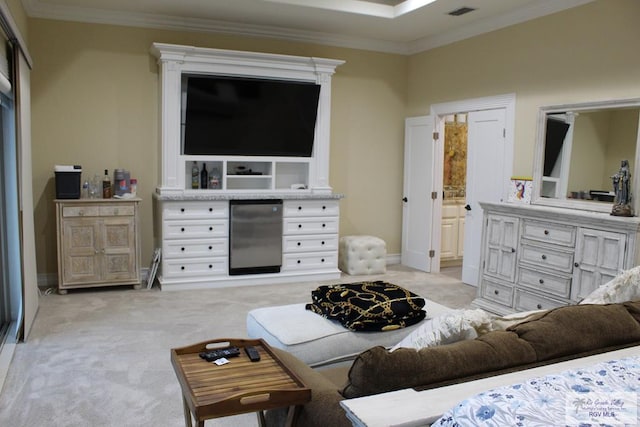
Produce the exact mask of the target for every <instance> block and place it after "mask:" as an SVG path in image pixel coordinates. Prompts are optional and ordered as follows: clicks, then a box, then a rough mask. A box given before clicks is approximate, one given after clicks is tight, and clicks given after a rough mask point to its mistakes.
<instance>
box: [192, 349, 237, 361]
mask: <svg viewBox="0 0 640 427" xmlns="http://www.w3.org/2000/svg"><path fill="white" fill-rule="evenodd" d="M239 355H240V349H238V347H229V348H220V349H216V350H207V351H203V352H201V353H200V357H202V358H203V359H204V360H206V361H207V362H213V361H215V360H218V359H220V358H222V357H225V358H229V357H236V356H239Z"/></svg>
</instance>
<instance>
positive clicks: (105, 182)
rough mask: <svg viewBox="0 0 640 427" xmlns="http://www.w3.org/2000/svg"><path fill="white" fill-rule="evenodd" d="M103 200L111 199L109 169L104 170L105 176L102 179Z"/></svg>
mask: <svg viewBox="0 0 640 427" xmlns="http://www.w3.org/2000/svg"><path fill="white" fill-rule="evenodd" d="M102 198H103V199H110V198H111V178H110V177H109V169H105V170H104V176H103V177H102Z"/></svg>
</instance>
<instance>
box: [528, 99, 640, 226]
mask: <svg viewBox="0 0 640 427" xmlns="http://www.w3.org/2000/svg"><path fill="white" fill-rule="evenodd" d="M613 108H640V98H632V99H620V100H609V101H596V102H584V103H577V104H561V105H549V106H544V107H540V110H539V112H538V124H537V131H536V146H535V152H534V163H533V192H532V194H531V204H532V205H542V206H552V207H558V208H567V209H579V210H585V211H596V212H607V213H610V212H611V208H612V207H613V203H606V202H590V201H584V200H580V199H567V198H562V199H555V198H549V197H541V195H540V193H541V190H542V173H543V170H544V147H545V134H546V132H545V129H546V123H547V115H548V114H550V113H560V112H566V111H577V112H579V111H584V110H605V109H613ZM639 145H640V119H639V123H638V133H637V135H636V150H635V154H634V160H635V162H634V166H635V168H636V170H632V171H631V177H632V180H631V181H632V183H631V186H632V187H631V194H632V204H633V214H634V216H638V215H639V214H640V212H639V211H638V208H639V206H640V204H639V203H638V202H639V199H640V157H639V154H640V150H639V149H638V147H639ZM621 160H622V159H621ZM611 173H615V171H612V172H611Z"/></svg>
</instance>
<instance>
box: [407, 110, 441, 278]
mask: <svg viewBox="0 0 640 427" xmlns="http://www.w3.org/2000/svg"><path fill="white" fill-rule="evenodd" d="M433 152H434V144H433V120H432V119H431V116H424V117H410V118H408V119H406V120H405V130H404V194H403V199H402V200H403V202H402V253H401V256H400V260H401V263H402V264H403V265H406V266H408V267H412V268H415V269H418V270H422V271H426V272H430V271H431V258H429V250H430V249H431V247H430V245H431V235H430V230H431V221H432V217H431V215H432V214H433V209H432V200H431V192H432V191H433V173H432V165H433Z"/></svg>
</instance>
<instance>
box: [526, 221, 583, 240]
mask: <svg viewBox="0 0 640 427" xmlns="http://www.w3.org/2000/svg"><path fill="white" fill-rule="evenodd" d="M522 237H523V238H525V239H531V240H536V241H539V242H544V243H550V244H555V245H562V246H570V247H573V246H574V245H575V243H576V227H574V226H572V225H566V224H556V223H552V222H538V221H532V220H528V219H525V220H524V221H523V222H522Z"/></svg>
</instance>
